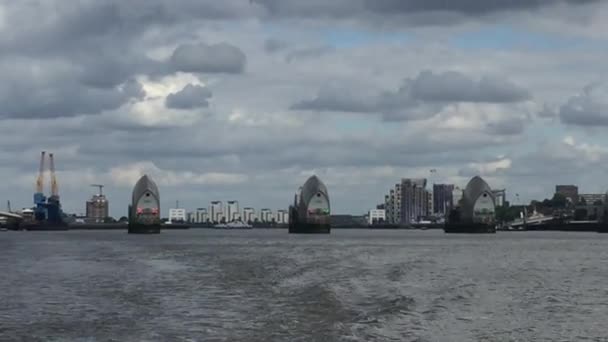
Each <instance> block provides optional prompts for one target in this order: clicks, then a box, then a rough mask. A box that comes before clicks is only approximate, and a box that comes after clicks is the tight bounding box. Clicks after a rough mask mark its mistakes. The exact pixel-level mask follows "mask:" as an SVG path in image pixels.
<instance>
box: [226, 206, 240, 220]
mask: <svg viewBox="0 0 608 342" xmlns="http://www.w3.org/2000/svg"><path fill="white" fill-rule="evenodd" d="M225 214H226V215H225V217H226V222H233V221H238V220H240V219H241V214H240V213H239V202H238V201H228V202H226V213H225Z"/></svg>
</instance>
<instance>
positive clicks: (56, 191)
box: [49, 153, 59, 198]
mask: <svg viewBox="0 0 608 342" xmlns="http://www.w3.org/2000/svg"><path fill="white" fill-rule="evenodd" d="M49 163H50V168H51V196H52V197H56V198H57V197H59V186H58V185H57V177H56V176H55V158H53V154H52V153H49Z"/></svg>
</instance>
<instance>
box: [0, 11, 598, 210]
mask: <svg viewBox="0 0 608 342" xmlns="http://www.w3.org/2000/svg"><path fill="white" fill-rule="evenodd" d="M606 17H608V2H606V1H599V0H598V1H594V0H588V1H574V0H535V1H531V0H525V1H524V0H499V1H482V0H479V1H464V2H458V1H453V2H452V1H443V0H403V1H394V0H373V1H372V0H334V1H325V0H308V1H301V0H281V1H275V0H226V1H217V0H184V1H179V2H172V1H163V0H133V1H128V2H127V1H118V0H107V1H96V0H85V1H80V2H78V4H77V5H76V4H74V3H72V2H69V1H60V0H48V1H43V0H34V1H28V2H22V1H10V2H9V1H5V2H2V3H1V4H0V73H1V74H2V75H3V82H2V83H1V84H0V121H1V123H0V146H1V148H0V162H1V164H0V177H1V178H2V179H4V180H5V181H4V182H2V183H1V184H0V200H2V201H3V202H2V203H0V205H2V207H4V206H5V203H6V200H11V203H12V204H13V208H17V207H24V206H31V205H32V196H33V192H34V185H35V184H34V183H35V179H36V173H37V169H38V157H39V153H40V151H42V150H45V151H48V152H53V153H54V154H55V158H56V168H57V177H58V182H59V193H60V196H61V198H62V203H63V207H64V209H65V210H66V211H67V212H74V213H80V212H84V206H85V202H86V200H87V199H88V198H90V196H91V194H93V193H94V192H95V188H93V187H90V186H89V185H90V184H104V185H105V187H104V194H106V195H107V196H108V199H109V200H110V215H112V216H115V217H120V216H122V215H125V214H126V208H127V205H128V203H129V201H130V197H131V191H132V187H133V185H134V184H135V181H136V180H137V179H138V178H139V177H140V176H141V175H142V174H143V173H148V174H149V175H150V176H151V177H152V178H153V179H154V180H155V181H156V183H157V184H158V186H159V188H160V193H161V207H162V210H163V212H166V211H167V210H168V208H170V207H172V206H174V204H175V201H176V200H179V201H180V206H182V207H185V208H192V209H194V208H196V207H200V206H205V207H207V206H208V203H209V202H210V201H211V200H215V199H223V200H224V201H225V200H231V199H235V200H238V201H239V202H240V203H241V204H243V205H247V206H252V207H256V208H263V207H268V208H273V210H276V209H278V208H286V207H287V206H288V205H289V203H291V201H293V194H294V193H295V191H296V190H297V188H298V187H299V186H300V185H302V183H303V182H304V181H305V180H306V179H307V178H308V177H309V176H310V175H311V174H313V173H314V174H317V175H318V176H319V177H320V178H321V179H322V180H323V182H324V183H325V184H326V185H327V187H328V190H329V195H330V198H331V204H332V212H334V213H362V212H365V211H367V210H368V209H370V208H373V207H375V205H376V204H378V203H381V201H382V199H383V198H384V194H385V193H386V192H387V191H388V190H389V189H390V188H391V187H392V186H394V183H395V182H397V181H398V180H399V179H400V178H402V177H408V178H420V177H425V178H428V179H429V182H436V183H451V184H456V185H459V186H461V187H463V186H464V185H466V182H467V181H468V180H469V179H470V178H471V177H472V176H474V175H477V174H479V175H481V176H482V177H484V179H485V180H486V181H487V182H488V184H489V185H490V186H491V187H492V188H501V189H502V188H506V189H507V200H510V201H513V200H514V199H515V197H514V196H515V195H514V194H515V193H518V194H519V198H520V200H521V201H522V202H529V201H530V200H531V199H543V198H546V197H550V196H552V194H553V191H554V190H555V185H556V184H576V185H578V186H579V189H580V192H581V193H596V192H597V193H603V192H605V191H606V190H608V180H607V179H606V175H607V174H608V172H607V171H608V138H606V137H605V134H604V132H605V130H606V128H607V127H608V84H607V83H606V82H607V81H608V80H606V75H608V62H606V61H608V21H606ZM431 169H435V170H436V172H433V174H432V177H431V174H430V170H431ZM47 179H48V178H47ZM46 189H48V181H47V187H46ZM3 209H4V208H3Z"/></svg>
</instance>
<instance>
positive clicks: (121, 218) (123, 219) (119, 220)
mask: <svg viewBox="0 0 608 342" xmlns="http://www.w3.org/2000/svg"><path fill="white" fill-rule="evenodd" d="M127 221H129V219H128V218H127V217H126V216H121V217H120V218H119V219H118V222H127Z"/></svg>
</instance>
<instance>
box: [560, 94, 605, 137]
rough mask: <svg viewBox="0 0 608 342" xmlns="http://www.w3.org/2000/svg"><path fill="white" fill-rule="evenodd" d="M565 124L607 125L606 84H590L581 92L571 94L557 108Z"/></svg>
mask: <svg viewBox="0 0 608 342" xmlns="http://www.w3.org/2000/svg"><path fill="white" fill-rule="evenodd" d="M559 116H560V118H561V121H562V122H563V123H565V124H571V125H578V126H590V127H592V126H608V86H607V85H606V84H599V83H598V84H590V85H588V86H586V87H585V88H584V89H583V91H582V92H581V94H578V95H575V96H572V97H571V98H570V99H568V101H567V102H566V103H565V104H563V105H562V106H561V107H560V108H559Z"/></svg>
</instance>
